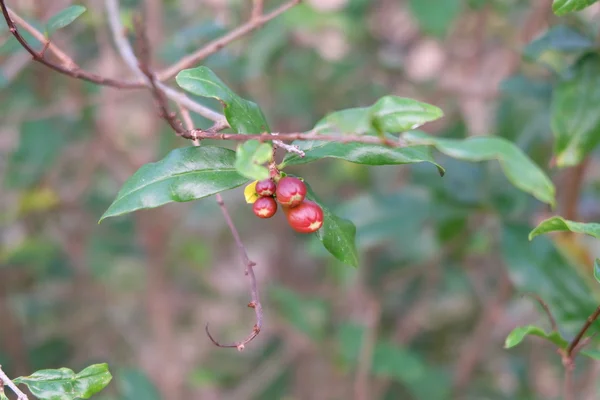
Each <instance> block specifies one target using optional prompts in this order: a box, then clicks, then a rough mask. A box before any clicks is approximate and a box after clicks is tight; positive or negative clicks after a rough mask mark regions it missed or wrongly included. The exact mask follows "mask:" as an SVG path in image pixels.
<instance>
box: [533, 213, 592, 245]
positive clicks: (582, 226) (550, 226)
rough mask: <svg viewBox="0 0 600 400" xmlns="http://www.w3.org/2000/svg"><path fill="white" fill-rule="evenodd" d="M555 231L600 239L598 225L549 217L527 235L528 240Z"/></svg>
mask: <svg viewBox="0 0 600 400" xmlns="http://www.w3.org/2000/svg"><path fill="white" fill-rule="evenodd" d="M556 231H571V232H575V233H583V234H585V235H590V236H593V237H595V238H597V239H600V224H597V223H593V222H591V223H583V222H573V221H569V220H567V219H564V218H562V217H551V218H548V219H546V220H544V221H542V222H540V223H539V224H538V226H537V227H535V229H533V230H532V231H531V232H530V233H529V240H531V239H533V238H534V237H536V236H538V235H542V234H544V233H548V232H556Z"/></svg>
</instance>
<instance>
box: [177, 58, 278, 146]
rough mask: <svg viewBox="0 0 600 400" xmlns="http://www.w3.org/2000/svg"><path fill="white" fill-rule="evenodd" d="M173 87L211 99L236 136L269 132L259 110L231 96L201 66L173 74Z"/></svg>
mask: <svg viewBox="0 0 600 400" xmlns="http://www.w3.org/2000/svg"><path fill="white" fill-rule="evenodd" d="M176 80H177V84H178V85H179V86H181V87H182V88H183V89H185V90H187V91H188V92H190V93H193V94H195V95H197V96H202V97H211V98H214V99H217V100H219V101H220V102H221V104H223V108H224V113H225V118H227V121H228V122H229V125H231V128H232V129H233V130H234V131H235V132H236V133H254V134H259V133H264V132H270V129H269V125H268V124H267V121H266V119H265V116H264V114H263V112H262V110H261V109H260V107H259V106H258V105H257V104H256V103H253V102H251V101H248V100H245V99H242V98H241V97H240V96H238V95H237V94H235V93H234V92H233V91H232V90H231V89H230V88H229V87H228V86H227V85H225V83H223V81H222V80H221V79H219V77H218V76H217V75H216V74H215V73H214V72H213V71H211V70H210V69H209V68H207V67H205V66H201V67H198V68H192V69H185V70H183V71H181V72H180V73H179V74H177V78H176Z"/></svg>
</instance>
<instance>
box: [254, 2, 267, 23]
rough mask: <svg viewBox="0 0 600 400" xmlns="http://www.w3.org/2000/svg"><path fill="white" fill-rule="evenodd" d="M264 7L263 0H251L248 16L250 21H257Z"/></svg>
mask: <svg viewBox="0 0 600 400" xmlns="http://www.w3.org/2000/svg"><path fill="white" fill-rule="evenodd" d="M264 7H265V5H264V1H263V0H252V14H251V15H250V21H255V20H257V19H259V18H260V17H261V16H262V14H263V9H264Z"/></svg>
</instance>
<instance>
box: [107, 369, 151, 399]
mask: <svg viewBox="0 0 600 400" xmlns="http://www.w3.org/2000/svg"><path fill="white" fill-rule="evenodd" d="M117 380H118V386H119V391H120V394H121V396H122V397H121V400H142V399H144V400H160V399H161V397H160V394H159V393H158V389H157V388H156V386H154V384H153V383H152V381H151V380H150V378H148V376H146V374H145V373H144V372H143V371H141V370H138V369H124V370H122V371H119V374H118V375H117Z"/></svg>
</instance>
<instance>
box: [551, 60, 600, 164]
mask: <svg viewBox="0 0 600 400" xmlns="http://www.w3.org/2000/svg"><path fill="white" fill-rule="evenodd" d="M598 104H600V55H598V54H588V55H586V56H584V57H583V58H581V59H580V60H579V61H578V62H577V63H576V64H575V65H574V66H573V74H572V75H571V77H570V78H569V79H567V80H564V81H562V82H560V83H559V84H558V85H557V86H556V89H555V90H554V94H553V96H552V106H551V111H552V121H551V122H552V131H553V133H554V136H555V139H556V141H555V145H554V151H555V155H556V164H557V165H558V166H559V167H569V166H573V165H577V164H579V163H580V162H582V161H583V159H584V158H585V157H586V156H587V155H588V154H589V153H590V152H591V151H592V150H593V149H594V147H596V145H597V144H598V142H600V113H598V110H597V105H598Z"/></svg>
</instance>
